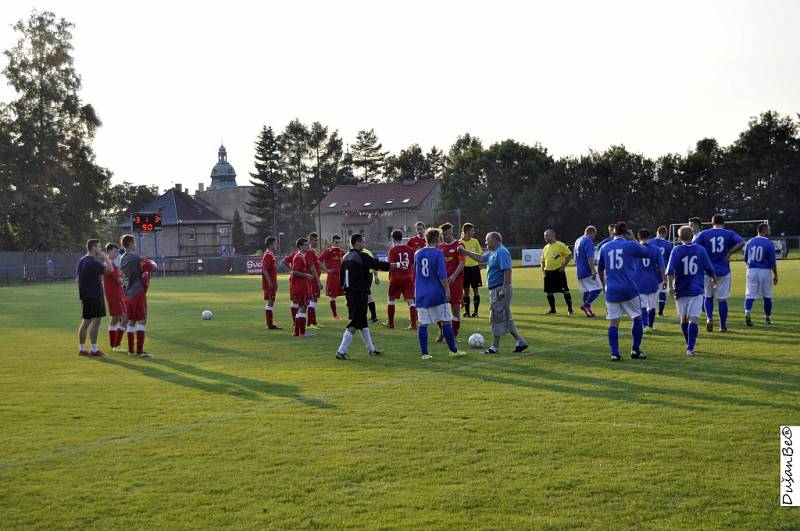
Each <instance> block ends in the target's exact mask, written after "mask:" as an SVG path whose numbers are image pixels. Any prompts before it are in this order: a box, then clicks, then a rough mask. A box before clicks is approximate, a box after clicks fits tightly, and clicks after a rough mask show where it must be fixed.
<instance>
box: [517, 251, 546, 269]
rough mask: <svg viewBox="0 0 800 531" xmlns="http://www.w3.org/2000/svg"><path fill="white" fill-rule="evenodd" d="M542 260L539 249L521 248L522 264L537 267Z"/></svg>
mask: <svg viewBox="0 0 800 531" xmlns="http://www.w3.org/2000/svg"><path fill="white" fill-rule="evenodd" d="M541 262H542V250H541V249H523V250H522V265H523V266H533V267H538V266H539V264H540V263H541Z"/></svg>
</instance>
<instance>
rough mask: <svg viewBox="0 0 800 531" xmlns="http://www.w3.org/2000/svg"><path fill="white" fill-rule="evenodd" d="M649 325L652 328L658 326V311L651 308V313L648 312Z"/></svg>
mask: <svg viewBox="0 0 800 531" xmlns="http://www.w3.org/2000/svg"><path fill="white" fill-rule="evenodd" d="M647 324H648V325H650V328H652V327H653V325H654V324H656V309H655V308H651V309H650V311H649V312H648V314H647Z"/></svg>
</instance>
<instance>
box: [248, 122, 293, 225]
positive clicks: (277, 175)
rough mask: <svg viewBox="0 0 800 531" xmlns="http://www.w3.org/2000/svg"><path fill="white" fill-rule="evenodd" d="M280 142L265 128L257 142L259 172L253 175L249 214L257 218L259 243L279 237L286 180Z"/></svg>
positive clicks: (268, 128) (256, 160)
mask: <svg viewBox="0 0 800 531" xmlns="http://www.w3.org/2000/svg"><path fill="white" fill-rule="evenodd" d="M281 157H282V153H281V148H280V139H279V138H276V137H275V133H274V132H273V131H272V127H267V126H264V127H263V128H262V129H261V133H259V135H258V138H257V139H256V156H255V164H254V165H255V168H256V172H255V173H251V174H250V177H251V180H250V184H252V185H253V191H252V192H251V193H250V201H248V202H247V207H248V208H247V209H245V212H247V213H248V214H251V215H253V216H256V217H257V218H258V221H257V222H255V223H250V225H251V226H253V227H255V229H256V232H257V234H258V237H259V239H262V240H263V239H264V238H265V237H266V236H268V235H270V234H277V233H278V226H279V225H278V224H279V222H280V221H281V220H280V218H281V216H280V211H281V204H282V200H283V198H284V197H285V192H284V186H285V176H284V174H283V172H282V166H281V164H282V160H281Z"/></svg>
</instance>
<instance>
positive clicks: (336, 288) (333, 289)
mask: <svg viewBox="0 0 800 531" xmlns="http://www.w3.org/2000/svg"><path fill="white" fill-rule="evenodd" d="M325 294H326V295H327V296H328V297H344V290H343V289H342V284H341V277H339V275H332V274H330V273H328V278H327V279H326V280H325Z"/></svg>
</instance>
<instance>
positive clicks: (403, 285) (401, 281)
mask: <svg viewBox="0 0 800 531" xmlns="http://www.w3.org/2000/svg"><path fill="white" fill-rule="evenodd" d="M413 260H414V249H412V248H411V247H409V246H408V245H405V244H404V243H403V231H400V230H396V231H392V247H391V248H390V249H389V263H402V264H405V267H403V268H402V269H393V270H392V271H390V272H389V308H388V314H389V321H388V322H387V323H386V326H387V327H389V328H394V311H395V303H394V301H395V300H397V299H399V298H400V297H403V298H404V299H405V300H406V303H407V304H408V311H409V314H410V317H411V324H410V325H409V327H408V329H409V330H416V329H417V307H416V306H415V305H414V268H413V264H414V262H413Z"/></svg>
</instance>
